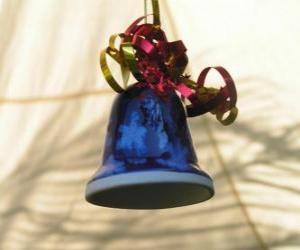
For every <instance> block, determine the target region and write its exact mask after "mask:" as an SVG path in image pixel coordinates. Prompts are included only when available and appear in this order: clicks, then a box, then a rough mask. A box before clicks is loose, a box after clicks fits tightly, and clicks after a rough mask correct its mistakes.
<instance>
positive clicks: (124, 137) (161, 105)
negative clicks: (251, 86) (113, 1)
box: [86, 0, 238, 209]
mask: <svg viewBox="0 0 300 250" xmlns="http://www.w3.org/2000/svg"><path fill="white" fill-rule="evenodd" d="M152 8H153V24H151V23H143V24H140V23H141V22H142V20H144V19H145V18H146V17H147V16H146V15H145V16H143V17H140V18H138V19H137V20H136V21H134V22H133V23H132V24H131V25H130V26H129V27H128V28H127V30H126V31H125V32H124V33H120V34H115V35H112V36H111V37H110V39H109V46H108V47H107V48H106V49H105V50H103V51H102V52H101V54H100V66H101V70H102V72H103V74H104V77H105V79H106V81H107V82H108V83H109V85H110V86H111V87H112V88H113V89H114V90H115V91H116V92H118V93H120V94H119V95H118V96H117V98H116V99H115V102H114V105H113V109H112V112H111V116H110V121H109V126H108V130H107V136H106V140H105V150H104V155H103V163H102V167H101V168H100V169H99V170H98V171H97V172H96V174H95V175H94V176H93V177H92V179H91V180H90V181H89V183H88V184H87V188H86V199H87V201H88V202H91V203H93V204H95V205H101V206H107V207H115V208H129V209H156V208H170V207H177V206H184V205H190V204H194V203H198V202H202V201H205V200H207V199H209V198H211V197H212V196H213V194H214V188H213V181H212V179H211V178H210V177H209V176H208V175H207V174H206V173H205V172H204V171H203V170H201V169H200V167H199V166H198V164H197V157H196V154H195V151H194V148H193V144H192V139H191V136H190V132H189V129H188V126H187V122H186V117H194V116H198V115H202V114H204V113H207V112H211V113H212V114H214V115H215V116H216V118H217V120H218V121H220V122H221V123H222V124H223V125H229V124H231V123H232V122H233V121H234V120H235V118H236V116H237V113H238V110H237V108H236V101H237V94H236V89H235V85H234V81H233V79H232V77H231V76H230V74H229V73H228V72H227V71H226V70H225V69H224V68H223V67H220V66H218V67H207V68H205V69H204V70H203V71H202V72H201V73H200V75H199V77H198V80H197V81H196V82H195V81H193V80H191V79H190V77H189V76H187V75H185V74H184V71H185V68H186V66H187V63H188V58H187V56H186V48H185V46H184V44H183V42H182V41H181V40H179V41H173V42H169V41H168V40H167V37H166V35H165V33H164V31H163V30H162V29H161V25H160V13H159V5H158V1H157V0H152ZM118 37H119V38H120V39H121V43H120V45H119V49H117V48H116V46H115V41H116V38H118ZM107 55H108V56H110V57H111V58H113V59H114V60H115V61H116V62H117V63H119V64H120V66H121V72H122V78H123V81H124V84H123V86H121V85H120V84H119V83H118V82H117V81H116V80H115V78H114V77H113V76H112V72H111V70H110V69H109V67H108V64H107V60H106V56H107ZM211 69H215V70H216V71H217V72H218V73H220V75H221V76H222V78H223V79H224V83H225V85H224V86H223V87H221V88H220V89H216V88H211V87H206V86H204V83H205V79H206V76H207V74H208V72H209V71H210V70H211ZM130 73H131V74H132V75H133V76H134V78H135V79H136V80H137V83H135V84H133V85H131V86H129V87H127V81H128V79H129V75H130ZM187 102H189V104H186V103H187ZM226 113H228V115H227V117H225V118H224V116H225V114H226Z"/></svg>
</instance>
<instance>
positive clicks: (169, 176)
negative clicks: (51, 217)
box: [86, 170, 214, 209]
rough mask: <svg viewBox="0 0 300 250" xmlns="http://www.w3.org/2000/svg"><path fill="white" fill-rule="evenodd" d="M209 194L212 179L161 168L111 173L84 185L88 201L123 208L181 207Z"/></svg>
mask: <svg viewBox="0 0 300 250" xmlns="http://www.w3.org/2000/svg"><path fill="white" fill-rule="evenodd" d="M200 173H201V172H200ZM213 195H214V188H213V182H212V180H211V179H210V178H209V177H207V176H206V175H204V174H203V175H201V174H194V173H186V172H173V171H164V170H151V171H136V172H130V173H121V174H115V175H112V176H108V177H104V178H99V179H96V180H94V181H91V182H89V183H88V184H87V187H86V200H87V201H88V202H90V203H93V204H95V205H100V206H106V207H114V208H127V209H158V208H171V207H178V206H185V205H191V204H195V203H199V202H202V201H205V200H208V199H209V198H211V197H212V196H213Z"/></svg>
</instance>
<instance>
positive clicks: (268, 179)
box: [0, 0, 300, 250]
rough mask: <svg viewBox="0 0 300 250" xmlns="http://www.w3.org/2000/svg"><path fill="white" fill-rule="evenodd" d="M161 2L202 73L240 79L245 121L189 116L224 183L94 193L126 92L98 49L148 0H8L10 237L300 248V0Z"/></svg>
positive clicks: (3, 144) (0, 5)
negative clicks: (135, 196)
mask: <svg viewBox="0 0 300 250" xmlns="http://www.w3.org/2000/svg"><path fill="white" fill-rule="evenodd" d="M160 2H161V11H162V22H163V27H164V28H165V30H166V31H167V33H168V34H169V37H170V38H171V39H183V41H184V42H185V44H186V46H187V48H188V55H189V59H190V73H191V74H192V75H193V78H194V79H196V78H197V74H198V73H199V71H200V70H202V69H203V68H204V67H205V66H209V65H223V66H225V67H226V68H228V70H229V71H230V72H231V73H232V75H233V76H234V78H235V79H236V84H237V88H238V92H239V101H238V106H239V108H240V114H239V117H238V120H237V121H236V123H235V124H234V125H232V126H230V127H222V126H221V125H219V124H218V123H217V122H216V121H215V120H214V118H213V117H211V116H210V115H206V116H205V117H197V118H193V119H190V120H189V125H190V129H191V133H192V135H193V139H194V144H195V147H196V149H197V154H198V157H199V160H200V163H201V166H202V167H203V168H204V169H205V170H206V171H208V172H209V173H210V174H211V175H212V176H213V177H214V180H215V185H216V196H215V197H214V198H213V199H212V200H210V201H208V202H205V203H203V204H198V205H193V206H189V207H183V208H176V209H170V210H155V211H131V210H118V209H108V208H102V207H96V206H92V205H90V204H88V203H87V202H85V200H84V189H85V183H86V182H87V181H88V179H89V177H90V176H91V175H92V174H93V173H94V172H95V171H96V169H97V167H98V165H99V162H100V160H101V152H102V146H103V139H104V135H105V130H106V125H107V119H108V115H109V111H110V105H111V102H112V100H113V97H114V96H115V95H116V94H115V93H114V92H113V91H111V90H110V89H109V87H108V86H107V84H106V83H105V81H104V79H103V77H102V76H101V74H100V69H99V64H98V55H99V51H100V49H101V48H103V47H105V46H106V45H107V42H108V37H109V35H110V34H112V33H116V32H121V31H124V29H125V28H126V27H127V26H128V24H129V23H130V22H131V21H132V20H134V19H135V18H136V17H139V16H141V15H142V14H143V1H141V0H139V1H138V0H124V1H117V0H111V1H108V0H85V1H84V0H60V1H59V0H0V34H1V39H0V249H1V250H17V249H22V250H23V249H29V250H69V249H70V250H71V249H72V250H96V249H100V250H106V249H108V250H146V249H162V250H169V249H172V250H185V249H187V250H199V249H203V250H204V249H205V250H247V249H249V250H250V249H274V250H275V249H276V250H299V249H300V196H299V192H300V188H299V184H298V183H299V178H300V172H299V167H300V166H299V162H300V151H299V149H300V140H299V132H300V126H299V122H300V113H299V108H300V107H299V104H298V101H299V97H300V95H299V92H300V88H299V82H300V75H299V74H298V73H299V58H300V48H299V44H300V15H299V9H300V2H299V1H296V0H287V1H279V0H272V1H271V0H260V1H258V0H248V1H238V0H227V1H222V0H212V1H203V0H198V1H196V0H189V1H184V0H172V1H171V0H169V1H166V0H161V1H160ZM210 80H211V81H214V80H219V79H218V78H216V77H214V76H210Z"/></svg>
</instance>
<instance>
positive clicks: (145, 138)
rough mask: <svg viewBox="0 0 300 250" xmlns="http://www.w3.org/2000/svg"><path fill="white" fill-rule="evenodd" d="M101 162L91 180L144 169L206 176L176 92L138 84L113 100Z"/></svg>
mask: <svg viewBox="0 0 300 250" xmlns="http://www.w3.org/2000/svg"><path fill="white" fill-rule="evenodd" d="M101 165H102V167H101V169H100V170H99V171H98V172H97V174H96V176H94V177H93V179H92V180H91V181H93V180H95V179H99V178H102V177H107V176H111V175H115V174H119V173H125V172H130V171H145V170H147V171H151V170H167V171H177V172H192V173H198V174H201V175H205V176H207V175H206V174H205V173H204V172H203V171H201V170H200V169H199V167H198V165H197V157H196V154H195V151H194V148H193V143H192V139H191V136H190V132H189V129H188V126H187V121H186V115H185V111H184V108H183V105H182V103H181V101H180V99H179V97H178V96H177V94H176V93H175V92H170V93H168V94H167V95H166V96H160V95H158V94H157V93H156V92H154V91H153V90H152V89H150V88H145V87H139V85H138V84H136V85H133V86H131V87H130V88H128V89H127V90H126V91H125V92H123V93H122V94H119V95H118V96H117V97H116V99H115V101H114V104H113V108H112V112H111V116H110V121H109V125H108V130H107V136H106V140H105V145H104V154H103V162H102V164H101Z"/></svg>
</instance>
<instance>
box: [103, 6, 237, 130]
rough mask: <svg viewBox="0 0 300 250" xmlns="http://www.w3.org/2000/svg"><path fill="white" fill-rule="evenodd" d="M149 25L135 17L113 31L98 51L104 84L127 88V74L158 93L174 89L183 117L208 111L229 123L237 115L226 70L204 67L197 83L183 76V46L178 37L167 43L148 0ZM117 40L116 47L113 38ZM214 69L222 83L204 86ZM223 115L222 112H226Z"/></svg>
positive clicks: (222, 121)
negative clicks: (115, 67) (117, 70)
mask: <svg viewBox="0 0 300 250" xmlns="http://www.w3.org/2000/svg"><path fill="white" fill-rule="evenodd" d="M152 8H153V16H154V18H153V20H154V21H153V24H150V23H144V24H140V22H141V21H142V20H143V19H146V18H147V16H148V15H145V16H142V17H140V18H138V19H137V20H135V21H134V22H133V23H132V24H131V25H130V26H129V27H128V28H127V30H126V31H125V32H124V33H119V34H114V35H112V36H111V37H110V39H109V46H108V47H107V48H106V49H104V50H102V51H101V53H100V66H101V70H102V72H103V75H104V77H105V79H106V81H107V82H108V84H109V85H110V86H111V87H112V89H113V90H115V91H116V92H118V93H121V92H123V91H124V90H125V89H126V88H127V82H128V79H129V75H130V73H131V74H132V75H133V76H134V77H135V79H136V80H137V81H138V82H139V83H142V84H144V85H146V86H148V87H150V88H152V89H154V90H155V91H156V92H157V93H158V94H160V95H167V94H168V91H170V90H173V91H174V90H176V91H177V92H178V93H180V95H181V97H182V99H183V100H188V101H189V102H190V104H188V105H187V104H186V105H185V106H186V112H187V116H189V117H194V116H198V115H202V114H204V113H207V112H211V113H212V114H214V115H216V118H217V120H218V121H220V122H221V123H222V124H223V125H229V124H231V123H232V122H233V121H234V120H235V119H236V117H237V114H238V109H237V108H236V101H237V93H236V88H235V85H234V81H233V79H232V77H231V76H230V74H229V73H228V71H227V70H226V69H225V68H223V67H221V66H217V67H207V68H205V69H204V70H203V71H202V72H201V73H200V75H199V77H198V80H197V82H195V81H192V80H191V79H190V77H189V76H187V75H184V71H185V68H186V66H187V63H188V58H187V56H186V53H185V52H186V48H185V46H184V44H183V42H182V41H181V40H178V41H173V42H168V40H167V37H166V35H165V32H164V31H163V30H162V29H161V27H160V15H159V6H158V0H152ZM118 37H119V38H120V39H121V43H120V45H119V49H117V48H116V46H115V41H116V38H118ZM106 55H109V56H110V57H111V58H113V59H114V60H115V61H116V62H117V63H119V64H120V67H121V72H122V78H123V83H124V87H122V86H121V85H120V84H119V83H118V82H117V81H116V80H115V78H114V77H113V76H112V72H111V70H110V69H109V67H108V64H107V60H106ZM211 69H215V70H216V71H217V72H218V73H219V74H220V75H221V76H222V78H223V80H224V83H225V85H224V86H223V87H221V88H220V89H216V88H211V87H205V86H204V83H205V79H206V76H207V74H208V72H209V71H210V70H211ZM228 112H229V114H228V115H227V117H226V118H224V116H225V113H228Z"/></svg>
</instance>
